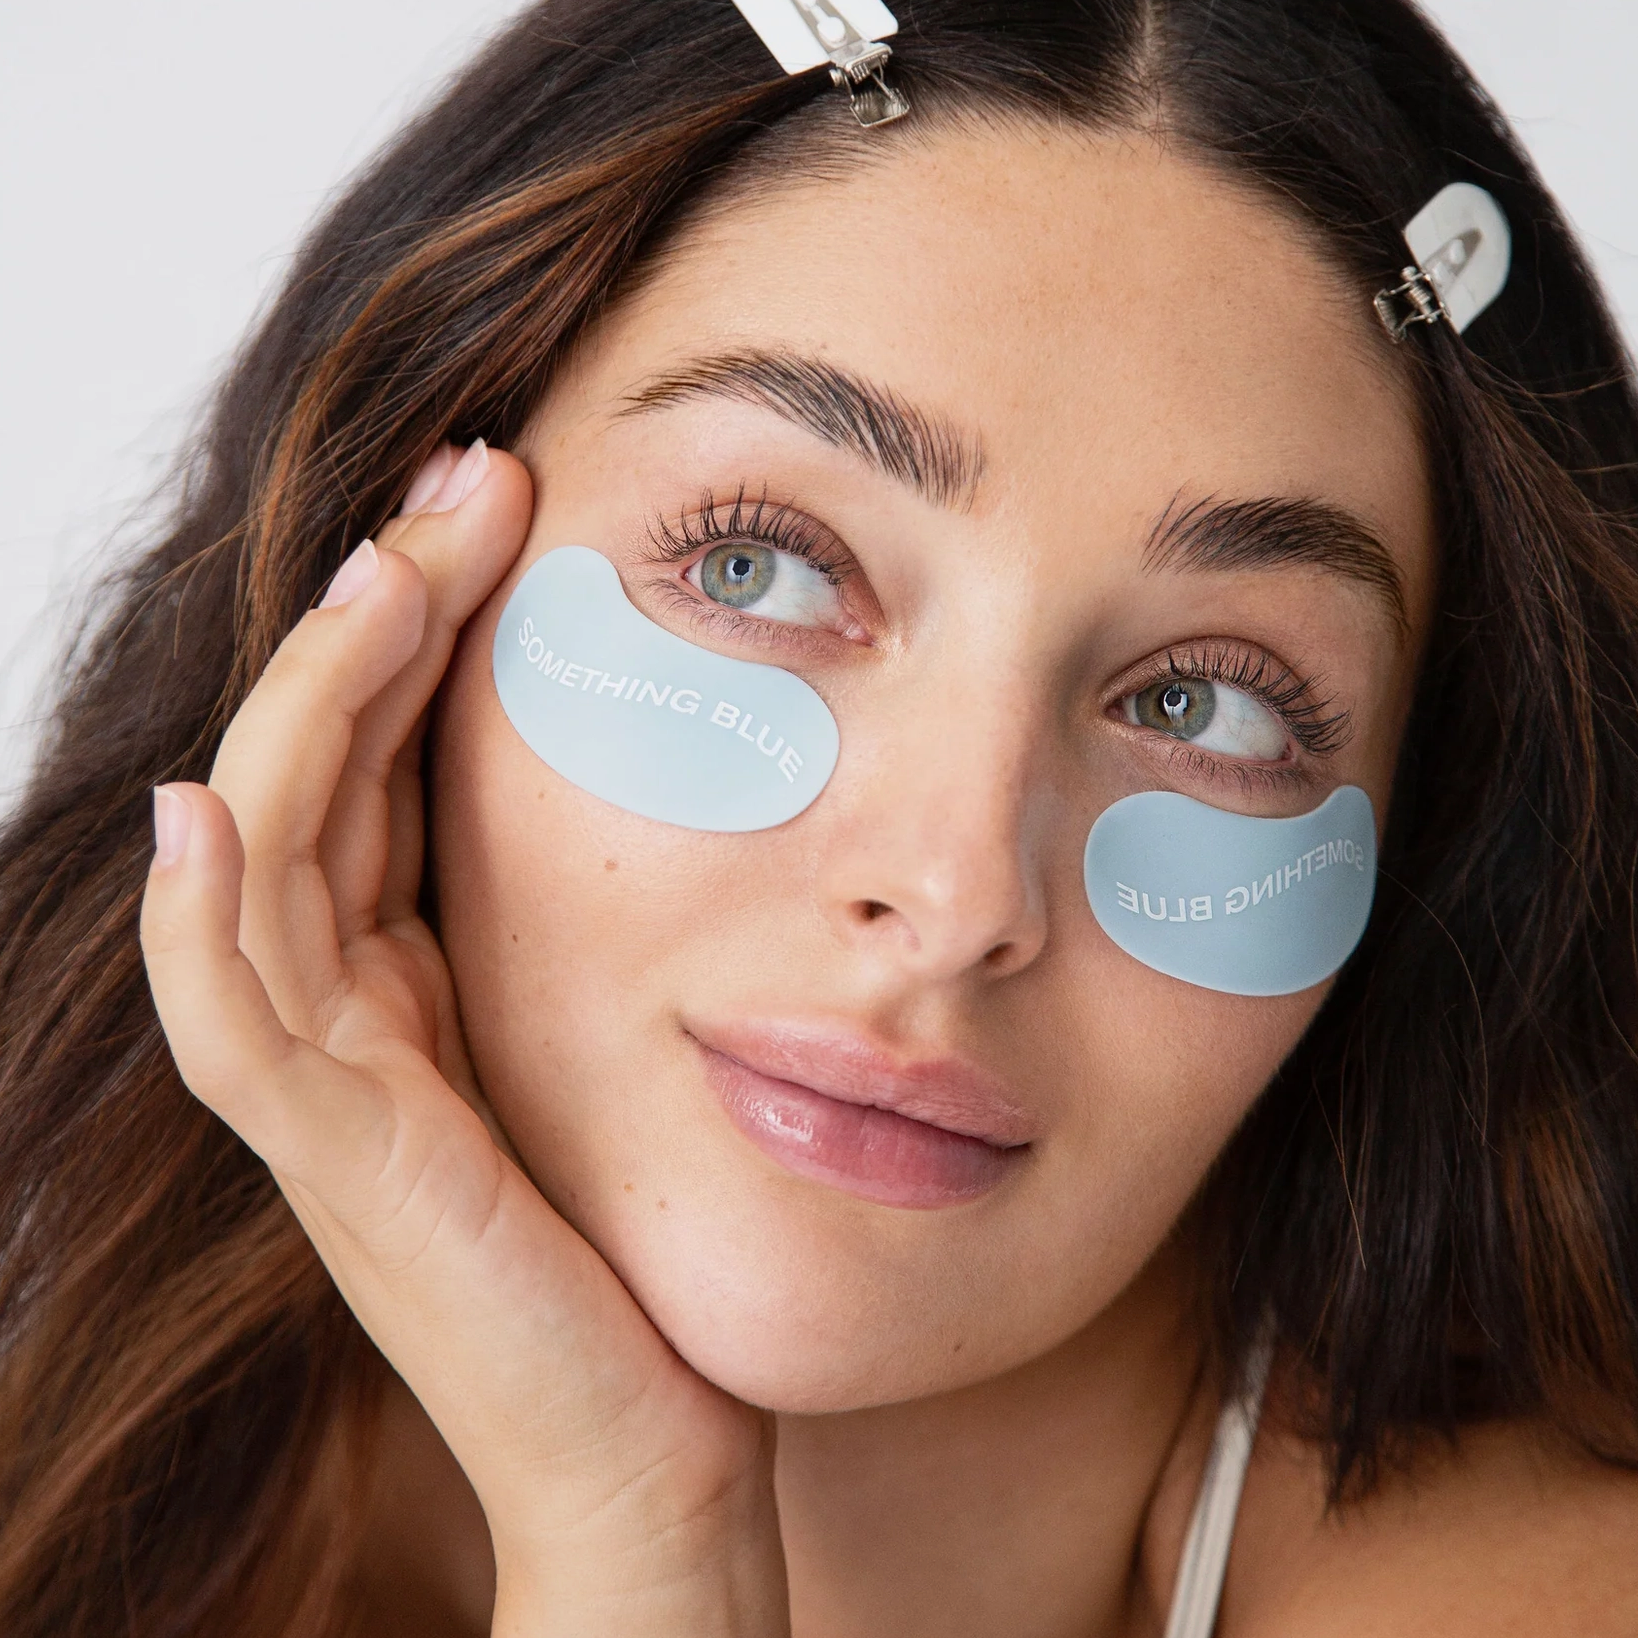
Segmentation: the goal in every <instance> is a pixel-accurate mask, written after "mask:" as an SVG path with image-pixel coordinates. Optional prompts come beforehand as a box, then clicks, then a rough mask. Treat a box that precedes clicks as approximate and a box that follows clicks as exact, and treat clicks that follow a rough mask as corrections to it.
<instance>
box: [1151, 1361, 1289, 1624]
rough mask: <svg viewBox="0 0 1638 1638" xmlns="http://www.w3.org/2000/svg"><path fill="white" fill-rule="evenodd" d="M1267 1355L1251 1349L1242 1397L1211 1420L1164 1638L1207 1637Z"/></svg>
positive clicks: (1237, 1508)
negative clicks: (1214, 1428) (1214, 1425)
mask: <svg viewBox="0 0 1638 1638" xmlns="http://www.w3.org/2000/svg"><path fill="white" fill-rule="evenodd" d="M1272 1352H1273V1348H1272V1346H1271V1344H1270V1343H1268V1342H1261V1343H1259V1344H1258V1345H1257V1346H1256V1348H1254V1349H1253V1351H1252V1354H1251V1357H1250V1358H1249V1359H1248V1360H1247V1361H1246V1384H1245V1394H1244V1397H1242V1398H1239V1399H1235V1400H1231V1401H1230V1402H1229V1403H1228V1404H1226V1405H1224V1407H1223V1409H1222V1412H1221V1414H1220V1415H1219V1416H1218V1418H1217V1432H1216V1433H1215V1435H1214V1436H1213V1437H1212V1441H1211V1454H1210V1455H1209V1456H1207V1458H1206V1472H1205V1476H1204V1477H1203V1478H1202V1479H1201V1481H1200V1496H1199V1499H1198V1500H1197V1501H1196V1502H1195V1504H1194V1517H1193V1518H1192V1519H1191V1520H1190V1521H1189V1535H1188V1540H1187V1541H1185V1542H1184V1544H1183V1558H1182V1561H1181V1562H1180V1563H1179V1564H1178V1566H1177V1581H1176V1584H1175V1585H1174V1586H1173V1588H1172V1608H1171V1614H1170V1615H1169V1616H1168V1617H1167V1619H1166V1638H1211V1634H1212V1629H1213V1628H1214V1627H1215V1626H1216V1625H1217V1605H1218V1601H1219V1600H1220V1599H1221V1598H1222V1596H1223V1578H1224V1576H1226V1575H1227V1574H1228V1560H1229V1547H1230V1546H1231V1544H1232V1543H1233V1541H1234V1520H1235V1516H1236V1515H1237V1514H1238V1513H1239V1511H1240V1492H1241V1491H1242V1490H1243V1489H1244V1488H1245V1482H1246V1467H1247V1464H1248V1463H1249V1462H1250V1461H1251V1447H1252V1445H1253V1444H1254V1443H1255V1441H1256V1438H1257V1421H1258V1418H1259V1417H1260V1416H1261V1415H1262V1409H1263V1388H1264V1386H1265V1385H1266V1383H1267V1381H1268V1362H1269V1357H1270V1355H1271V1354H1272Z"/></svg>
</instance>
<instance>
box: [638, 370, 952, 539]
mask: <svg viewBox="0 0 1638 1638" xmlns="http://www.w3.org/2000/svg"><path fill="white" fill-rule="evenodd" d="M692 398H729V399H733V400H736V401H737V402H739V403H742V404H756V405H759V406H760V407H761V408H763V409H768V410H772V411H773V413H774V414H775V415H779V416H782V417H783V418H784V419H785V420H787V421H790V422H792V423H793V424H795V425H796V426H799V427H802V428H803V429H804V430H806V431H808V432H811V433H812V434H813V435H814V436H815V437H816V438H822V439H823V440H824V441H825V442H826V443H827V444H829V445H831V446H832V447H833V448H835V449H844V450H846V451H848V452H849V453H850V454H852V455H857V456H858V457H859V458H860V459H861V460H864V461H868V462H869V463H870V464H871V465H872V466H874V467H875V468H876V469H877V471H879V472H881V473H883V474H884V475H885V476H887V477H889V478H891V479H893V480H894V481H895V482H897V483H904V484H908V485H909V486H910V487H911V488H912V489H914V490H915V491H916V492H917V493H918V494H920V495H922V496H924V497H925V498H926V499H927V500H929V501H931V502H932V503H933V504H934V505H935V506H942V507H948V508H951V509H964V508H966V507H969V506H971V505H972V502H973V496H974V492H975V491H976V489H977V487H978V481H979V478H980V477H981V476H982V474H983V470H984V454H983V450H982V448H981V447H980V445H979V442H978V439H977V438H976V437H973V436H971V435H969V434H967V433H964V432H962V431H961V430H960V428H958V427H957V426H955V424H954V423H953V422H951V421H950V420H948V419H947V418H946V417H944V416H942V415H937V414H933V413H931V412H929V411H926V410H921V409H917V408H916V407H915V405H913V404H910V403H908V402H907V401H906V400H904V399H903V398H901V397H900V396H899V395H898V394H897V393H895V392H893V391H892V390H891V389H889V388H887V387H879V386H876V385H875V384H874V383H872V382H869V381H867V380H865V379H864V378H863V377H862V376H858V375H855V374H853V373H852V371H850V370H845V369H843V368H841V367H840V366H839V365H836V364H832V363H830V362H829V361H828V360H826V359H822V358H812V357H808V356H806V355H804V354H799V353H788V352H761V351H755V350H753V351H748V352H734V353H720V354H716V355H713V356H709V357H703V358H696V359H690V360H689V361H688V362H687V363H685V364H682V365H680V366H679V367H677V368H676V369H673V370H668V371H666V372H665V373H664V374H663V375H658V376H655V377H654V378H653V379H652V380H650V381H647V382H645V383H644V384H643V385H642V386H640V387H639V388H637V390H636V391H635V392H632V393H630V394H628V396H627V398H626V401H625V403H626V407H625V408H624V409H623V410H622V411H621V414H622V415H643V414H646V413H647V412H649V411H650V410H656V409H664V408H666V407H667V406H669V405H672V404H680V403H684V402H686V401H687V400H689V399H692Z"/></svg>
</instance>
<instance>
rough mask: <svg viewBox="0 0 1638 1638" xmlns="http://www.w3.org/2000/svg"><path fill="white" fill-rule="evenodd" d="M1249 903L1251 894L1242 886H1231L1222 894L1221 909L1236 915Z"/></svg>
mask: <svg viewBox="0 0 1638 1638" xmlns="http://www.w3.org/2000/svg"><path fill="white" fill-rule="evenodd" d="M1250 903H1251V895H1250V894H1249V893H1248V892H1246V890H1245V889H1244V888H1243V887H1231V888H1230V889H1229V890H1228V892H1227V893H1225V894H1224V895H1223V910H1224V912H1225V913H1226V914H1228V915H1231V916H1237V915H1239V914H1240V912H1241V911H1242V910H1244V909H1245V907H1246V906H1247V905H1248V904H1250Z"/></svg>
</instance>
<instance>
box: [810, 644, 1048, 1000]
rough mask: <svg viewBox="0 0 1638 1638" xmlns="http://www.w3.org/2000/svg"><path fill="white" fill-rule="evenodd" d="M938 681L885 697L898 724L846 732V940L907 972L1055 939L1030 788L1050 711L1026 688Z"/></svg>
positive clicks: (838, 872) (833, 867) (1000, 973)
mask: <svg viewBox="0 0 1638 1638" xmlns="http://www.w3.org/2000/svg"><path fill="white" fill-rule="evenodd" d="M940 681H943V682H944V683H946V684H947V683H949V681H950V679H948V678H944V679H936V678H930V677H924V678H923V679H922V686H921V687H919V688H917V689H916V690H915V693H914V697H907V696H905V695H903V694H898V695H897V696H896V697H895V698H894V699H893V701H892V703H891V708H889V709H885V710H883V709H881V707H882V704H883V702H881V701H875V702H873V703H872V709H871V717H872V719H873V721H874V722H877V723H881V722H888V723H891V724H893V725H894V726H893V727H892V728H891V729H889V730H887V731H885V732H883V731H871V732H870V733H869V734H868V735H867V736H861V735H859V734H848V733H846V732H844V735H843V746H844V749H843V753H842V755H843V762H844V765H845V766H846V769H847V773H846V780H847V783H846V786H845V787H844V789H843V791H841V792H838V793H837V794H838V795H840V796H842V797H843V800H842V801H841V802H839V803H838V804H837V805H836V807H835V808H834V809H833V810H832V814H833V822H834V824H835V826H836V833H835V840H834V841H833V843H832V844H831V845H830V846H829V847H827V849H826V855H827V856H826V860H825V863H824V865H823V867H822V869H821V872H820V883H819V885H820V891H821V893H822V894H823V896H824V901H825V910H826V914H827V916H828V918H829V920H830V922H831V924H832V926H833V927H834V928H835V929H836V931H837V932H838V934H839V935H840V936H841V937H842V938H843V939H844V940H845V941H847V942H848V943H850V944H852V945H853V946H854V947H855V948H857V949H859V950H861V951H867V952H869V953H871V954H874V955H876V956H878V957H882V958H886V959H889V960H891V961H893V962H894V963H895V964H897V965H898V966H899V967H900V968H901V970H903V971H905V972H907V973H910V974H913V975H915V976H917V977H919V978H922V979H927V980H933V981H940V980H951V979H957V978H960V977H962V976H963V975H969V974H976V975H978V976H981V977H987V978H1003V977H1006V976H1008V975H1010V974H1013V973H1016V972H1019V971H1021V970H1022V969H1023V968H1025V967H1027V966H1028V965H1029V964H1030V963H1031V962H1033V961H1034V960H1035V959H1036V957H1037V956H1038V955H1039V954H1040V953H1041V950H1042V947H1043V946H1044V944H1045V942H1046V935H1047V906H1046V900H1047V894H1046V889H1045V884H1044V882H1043V879H1042V872H1041V869H1040V864H1039V854H1040V851H1041V850H1040V845H1039V837H1038V836H1037V835H1036V834H1035V832H1036V831H1037V830H1039V829H1041V828H1042V827H1041V826H1040V825H1038V824H1037V823H1036V822H1035V818H1034V816H1035V814H1036V813H1037V811H1038V809H1039V807H1040V803H1039V802H1038V801H1036V800H1034V799H1032V795H1031V786H1032V783H1033V782H1034V772H1035V770H1034V767H1033V765H1034V764H1035V762H1036V761H1037V759H1038V756H1039V747H1040V745H1041V742H1042V735H1041V733H1040V731H1039V730H1040V724H1039V723H1038V722H1035V723H1032V721H1031V720H1030V716H1029V711H1028V707H1027V705H1026V703H1025V702H1024V701H1022V700H1020V699H1019V698H1017V697H1016V693H1014V695H1013V696H1012V697H1010V698H1009V697H1007V696H1006V695H1005V694H1004V693H1003V691H1002V690H1000V689H996V688H990V689H985V690H979V689H977V688H974V687H971V686H965V687H960V688H954V687H950V686H945V687H941V686H940ZM850 742H851V743H850Z"/></svg>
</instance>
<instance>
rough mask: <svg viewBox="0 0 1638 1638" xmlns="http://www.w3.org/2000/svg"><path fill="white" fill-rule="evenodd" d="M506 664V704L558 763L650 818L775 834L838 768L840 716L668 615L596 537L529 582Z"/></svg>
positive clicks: (802, 687) (557, 556) (531, 740)
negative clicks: (633, 591) (666, 623)
mask: <svg viewBox="0 0 1638 1638" xmlns="http://www.w3.org/2000/svg"><path fill="white" fill-rule="evenodd" d="M494 669H495V689H496V692H497V693H498V694H499V695H500V702H501V706H502V707H503V709H504V710H505V712H506V715H507V716H508V717H509V718H510V719H511V723H512V726H513V727H514V728H516V729H517V731H518V733H519V734H520V735H521V736H522V738H523V741H524V743H525V744H526V745H527V746H528V747H529V749H530V750H532V751H533V752H534V753H535V755H536V756H538V757H539V758H540V760H541V761H542V762H544V763H545V764H546V765H547V767H549V768H552V769H555V770H556V771H557V772H558V773H560V774H562V776H563V777H564V778H565V779H567V780H568V781H569V782H570V784H573V785H578V786H579V787H580V789H581V790H583V791H589V792H590V793H591V794H592V795H593V796H597V797H601V798H602V799H603V801H605V802H612V803H613V804H614V806H615V807H617V808H624V809H625V810H626V811H627V812H628V813H636V814H641V815H642V817H643V818H645V819H659V820H661V821H663V822H664V823H666V824H669V825H685V826H687V827H688V828H690V829H692V830H717V831H747V830H767V829H768V828H770V827H771V826H773V825H782V824H784V823H785V821H786V820H787V819H794V818H795V817H796V815H797V814H799V813H801V812H802V810H803V809H804V808H806V807H807V806H809V804H810V803H812V801H813V800H814V798H815V797H817V796H818V794H819V793H820V791H822V790H823V789H824V788H825V784H826V782H827V781H828V780H829V778H830V776H831V772H832V770H833V769H834V768H835V766H836V756H837V752H838V750H839V749H840V738H839V736H838V734H837V731H836V719H835V718H834V717H832V716H831V714H830V712H829V710H828V709H827V708H826V706H825V702H824V701H823V700H822V699H820V698H819V696H818V695H817V694H816V693H814V691H813V690H812V689H811V688H809V687H808V685H807V684H806V683H805V682H803V681H802V680H801V678H800V677H794V676H792V675H791V673H790V672H788V671H781V670H779V669H778V668H777V667H775V666H771V665H755V664H753V663H752V662H750V661H749V660H734V659H730V658H729V657H728V656H727V655H725V654H714V653H712V652H711V650H710V649H707V648H700V647H699V646H698V645H696V644H694V643H690V642H687V641H685V640H684V639H683V638H681V637H678V636H675V635H674V634H673V633H671V632H669V631H667V630H666V629H665V628H664V627H663V626H657V625H655V623H654V622H653V621H652V620H650V619H648V618H647V617H646V616H645V615H643V614H640V613H638V611H637V610H636V609H635V608H633V607H632V605H631V602H630V600H629V599H628V598H627V597H626V593H625V588H624V587H623V586H622V585H621V584H620V576H619V574H618V573H617V572H616V571H615V567H614V565H613V564H612V563H610V562H609V560H608V559H607V558H606V557H604V556H603V555H602V554H601V553H600V552H594V551H591V550H589V549H588V548H586V547H584V546H560V547H559V548H558V549H557V550H556V551H553V552H548V553H547V554H546V555H545V556H544V557H543V558H541V559H540V561H539V562H538V563H535V564H533V565H531V566H530V569H529V572H528V573H527V574H526V575H524V577H523V579H522V580H520V581H519V582H518V585H517V589H516V590H515V591H514V592H513V593H512V596H511V598H510V599H509V600H508V602H507V604H506V610H505V612H504V613H503V614H502V615H501V619H500V625H499V626H498V627H496V629H495V649H494Z"/></svg>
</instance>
